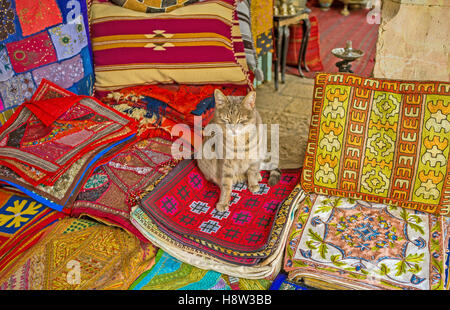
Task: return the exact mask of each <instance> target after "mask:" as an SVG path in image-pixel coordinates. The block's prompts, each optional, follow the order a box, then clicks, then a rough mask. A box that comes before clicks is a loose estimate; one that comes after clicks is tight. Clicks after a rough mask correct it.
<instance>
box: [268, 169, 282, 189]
mask: <svg viewBox="0 0 450 310" xmlns="http://www.w3.org/2000/svg"><path fill="white" fill-rule="evenodd" d="M280 179H281V170H280V169H278V168H276V169H274V170H270V175H269V181H268V183H269V186H274V185H277V184H278V182H280Z"/></svg>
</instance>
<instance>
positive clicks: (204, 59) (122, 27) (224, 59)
mask: <svg viewBox="0 0 450 310" xmlns="http://www.w3.org/2000/svg"><path fill="white" fill-rule="evenodd" d="M234 8H235V6H234V0H222V1H205V2H199V3H195V4H192V5H189V6H185V7H181V8H178V9H176V10H174V11H172V12H170V13H155V14H147V13H143V12H136V11H132V10H128V9H125V8H123V7H120V6H117V5H114V4H112V3H106V2H102V3H101V2H99V1H94V2H93V4H92V8H91V12H92V19H91V26H92V42H93V51H94V62H95V77H96V81H95V86H96V90H98V91H109V90H118V89H121V88H124V87H129V86H134V85H143V84H157V83H159V84H172V83H178V84H208V83H214V84H224V83H226V84H238V85H246V84H249V81H248V76H247V73H246V72H247V64H246V60H245V53H244V46H243V43H242V38H241V34H240V30H239V23H238V22H237V20H236V16H235V15H236V14H235V11H234Z"/></svg>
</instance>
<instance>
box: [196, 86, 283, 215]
mask: <svg viewBox="0 0 450 310" xmlns="http://www.w3.org/2000/svg"><path fill="white" fill-rule="evenodd" d="M214 97H215V102H216V109H215V112H214V117H213V119H212V120H211V122H210V124H214V125H215V126H218V127H220V129H221V132H222V134H223V139H221V140H222V141H223V142H222V143H223V145H222V149H223V156H218V157H217V158H210V159H207V158H205V156H202V158H198V159H197V162H198V167H199V168H200V170H201V171H202V173H203V174H204V176H205V177H206V179H208V180H210V181H212V182H214V183H215V184H217V185H218V186H219V188H220V198H219V201H218V202H217V204H216V209H217V210H218V211H225V210H228V205H229V202H230V198H231V189H232V186H233V185H234V184H235V183H237V182H247V185H248V189H249V190H250V191H251V192H253V193H255V192H257V191H259V182H260V181H261V174H260V170H270V177H269V185H270V186H273V185H275V184H277V183H278V182H279V180H280V177H281V172H280V170H279V169H278V168H277V167H270V163H268V162H267V161H265V160H266V154H260V155H259V156H254V154H259V153H258V151H257V150H256V149H255V148H258V146H259V143H260V142H261V141H260V140H261V137H260V132H258V130H252V131H247V132H246V131H245V130H242V127H243V126H246V125H250V126H252V125H254V126H256V127H254V128H258V125H260V124H262V121H261V117H260V115H259V113H258V111H257V110H256V108H255V100H256V92H254V91H251V92H249V93H248V95H247V96H245V97H233V96H228V97H227V96H225V95H224V94H223V93H222V92H221V91H220V90H218V89H216V91H215V93H214ZM227 125H228V126H227ZM240 126H241V128H240ZM227 128H228V129H227ZM247 128H248V127H247ZM213 137H214V135H211V136H204V138H203V144H204V145H205V143H207V142H208V140H209V139H212V138H213ZM233 139H234V143H231V142H232V141H233ZM238 139H242V140H241V141H245V143H240V144H239V143H237V141H238ZM214 147H217V146H214ZM214 147H212V150H213V151H214V152H216V151H217V149H214ZM230 151H231V152H234V158H230V157H229V156H228V155H229V154H231V153H230ZM227 152H228V153H227ZM271 155H272V156H274V154H271ZM275 155H276V156H277V154H275ZM271 162H273V161H271ZM276 162H278V160H276ZM268 164H269V165H268Z"/></svg>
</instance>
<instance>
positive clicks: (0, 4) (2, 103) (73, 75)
mask: <svg viewBox="0 0 450 310" xmlns="http://www.w3.org/2000/svg"><path fill="white" fill-rule="evenodd" d="M0 16H2V19H1V20H0V123H1V124H3V123H4V122H5V121H6V119H7V118H9V116H11V115H12V113H13V111H14V108H15V107H17V106H18V105H20V104H21V103H23V102H24V101H27V100H29V99H30V98H31V96H32V94H33V93H34V91H35V90H36V88H37V86H38V85H39V84H40V82H41V81H42V79H44V78H45V79H47V80H49V81H51V82H53V83H55V84H57V85H58V86H61V87H63V88H65V89H67V90H69V91H71V92H73V93H75V94H79V95H91V94H92V88H93V81H94V74H93V62H92V56H91V55H92V51H91V46H90V40H89V25H88V18H87V7H86V1H85V0H69V1H67V0H39V1H36V0H1V1H0Z"/></svg>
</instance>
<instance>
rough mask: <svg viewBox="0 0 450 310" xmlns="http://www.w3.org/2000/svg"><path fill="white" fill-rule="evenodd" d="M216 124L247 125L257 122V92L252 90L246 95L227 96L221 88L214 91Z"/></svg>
mask: <svg viewBox="0 0 450 310" xmlns="http://www.w3.org/2000/svg"><path fill="white" fill-rule="evenodd" d="M214 99H215V102H216V108H215V112H214V120H215V123H216V124H221V125H232V126H246V125H250V124H255V121H256V114H255V111H256V110H255V101H256V92H255V91H251V92H249V93H248V94H247V95H246V96H245V97H241V96H225V95H224V94H223V93H222V92H221V91H220V90H219V89H216V90H215V91H214Z"/></svg>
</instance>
